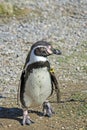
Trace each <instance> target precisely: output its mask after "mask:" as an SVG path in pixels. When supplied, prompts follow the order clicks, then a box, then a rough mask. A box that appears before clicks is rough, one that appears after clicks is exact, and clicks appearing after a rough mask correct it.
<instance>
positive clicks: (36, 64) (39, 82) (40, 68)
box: [18, 41, 61, 125]
mask: <svg viewBox="0 0 87 130" xmlns="http://www.w3.org/2000/svg"><path fill="white" fill-rule="evenodd" d="M52 54H56V55H60V54H61V51H60V50H57V49H54V48H53V47H52V45H51V44H50V43H49V42H46V41H38V42H36V43H35V44H33V45H32V46H31V49H30V51H29V53H28V55H27V58H26V61H25V65H24V68H23V71H22V74H21V78H20V85H19V88H18V100H19V101H20V103H21V106H22V108H23V120H22V125H25V124H28V125H30V124H31V123H33V121H32V120H31V119H30V117H29V116H28V108H29V107H34V106H38V105H42V106H43V115H44V116H48V117H51V116H52V114H53V110H52V107H51V105H50V103H49V102H48V100H47V99H48V97H49V96H51V95H52V93H53V90H54V89H55V90H56V93H57V102H59V100H60V90H59V87H58V82H57V79H56V77H55V74H54V72H53V71H50V70H51V68H50V63H49V61H48V59H47V56H49V55H52Z"/></svg>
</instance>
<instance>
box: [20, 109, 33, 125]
mask: <svg viewBox="0 0 87 130" xmlns="http://www.w3.org/2000/svg"><path fill="white" fill-rule="evenodd" d="M32 123H34V121H32V120H31V119H30V117H29V116H28V111H27V110H25V111H23V120H22V125H30V124H32Z"/></svg>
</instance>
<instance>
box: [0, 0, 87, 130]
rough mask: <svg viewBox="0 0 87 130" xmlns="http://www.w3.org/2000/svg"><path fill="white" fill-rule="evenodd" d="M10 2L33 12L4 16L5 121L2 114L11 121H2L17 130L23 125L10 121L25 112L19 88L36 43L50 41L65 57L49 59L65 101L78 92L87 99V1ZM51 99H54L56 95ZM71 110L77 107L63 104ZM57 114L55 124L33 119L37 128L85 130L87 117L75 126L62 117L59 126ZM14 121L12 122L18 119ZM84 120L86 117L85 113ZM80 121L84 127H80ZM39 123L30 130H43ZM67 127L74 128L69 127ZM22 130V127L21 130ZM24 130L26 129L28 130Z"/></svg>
mask: <svg viewBox="0 0 87 130" xmlns="http://www.w3.org/2000/svg"><path fill="white" fill-rule="evenodd" d="M2 1H3V0H2ZM8 2H10V3H12V4H13V5H17V6H18V7H19V8H21V9H24V8H27V9H29V10H31V11H30V12H29V13H28V14H27V15H26V16H19V17H16V16H15V15H14V16H13V17H9V18H6V17H0V106H1V107H0V111H1V112H0V114H1V117H2V113H4V112H5V111H6V115H7V116H6V117H7V118H8V119H7V123H6V120H3V119H2V120H1V122H0V129H4V128H5V127H6V128H7V129H9V128H11V129H13V128H12V126H14V127H15V126H17V127H18V126H20V125H19V124H17V123H16V122H17V120H16V119H15V121H14V122H15V123H13V122H10V120H11V118H10V117H9V116H8V115H9V114H8V113H10V111H11V112H12V111H14V114H15V115H17V114H18V113H19V111H20V114H19V116H20V115H21V110H20V109H16V108H15V107H18V106H17V102H16V98H17V88H18V83H19V79H20V75H21V71H22V68H23V65H24V62H25V58H26V55H27V53H28V51H29V49H30V46H31V45H32V44H33V43H34V42H36V41H38V40H42V39H44V40H47V41H50V42H51V43H52V44H53V46H55V47H56V48H59V49H60V50H61V51H62V55H61V56H58V57H57V56H51V57H49V60H50V62H51V65H52V67H54V69H55V73H56V75H57V77H58V80H59V84H60V90H61V93H62V100H64V101H65V100H67V99H69V97H71V95H73V94H74V93H76V92H77V93H78V92H81V93H80V94H82V95H83V93H85V95H87V1H86V0H74V1H73V0H61V1H60V0H55V1H54V0H43V1H40V0H25V1H24V0H19V1H17V0H15V1H11V0H8ZM77 93H76V94H77ZM52 99H55V95H54V96H53V98H52ZM83 99H84V96H83ZM85 99H87V96H85ZM69 105H71V106H72V107H73V105H76V104H75V103H74V104H72V103H71V104H67V103H65V106H69ZM53 106H54V108H55V109H58V108H57V104H55V103H54V104H53ZM62 106H63V105H61V104H60V105H59V109H58V110H59V111H60V110H61V111H64V110H65V108H64V106H63V107H62ZM78 106H79V105H78ZM9 107H11V108H9ZM12 107H13V109H12ZM69 107H70V106H69ZM7 108H8V109H7ZM71 109H72V108H71ZM64 112H65V111H64ZM61 114H62V113H61ZM56 115H57V114H56ZM56 115H55V116H54V117H55V118H52V120H51V119H49V120H48V119H46V120H45V119H44V120H43V121H42V117H37V116H35V117H34V118H35V119H36V118H37V120H39V121H38V122H39V123H40V122H42V123H43V125H42V127H43V126H44V123H46V126H45V127H46V129H47V130H48V129H49V130H51V129H57V128H59V129H61V130H63V129H64V130H69V129H70V130H75V129H76V130H86V129H87V125H86V124H87V118H86V119H85V117H84V116H83V117H84V120H85V121H84V120H82V119H79V121H78V123H77V126H76V124H75V123H76V122H75V121H74V122H73V123H71V122H72V121H71V120H70V119H69V118H70V117H68V116H67V117H66V118H65V120H64V119H63V120H62V118H59V117H60V115H59V113H58V116H59V117H58V120H59V122H57V123H58V124H57V125H55V126H54V121H53V120H56ZM10 116H13V117H14V115H10ZM31 116H32V114H31ZM85 116H86V117H87V110H86V115H85ZM4 117H5V116H4ZM73 119H74V117H73ZM73 119H72V120H73ZM63 121H64V122H65V124H66V125H65V124H64V122H63ZM70 121H71V122H70ZM47 122H48V123H47ZM80 122H81V123H82V125H80V126H79V124H80ZM83 122H84V123H83ZM39 123H37V124H36V125H35V127H34V125H33V127H32V126H30V128H31V129H36V128H37V129H38V130H39V129H40V124H39ZM49 123H51V124H52V125H49ZM68 123H70V124H72V125H71V126H69V124H68ZM53 126H54V128H53ZM45 127H44V129H45ZM20 129H22V128H21V127H18V130H20ZM25 129H26V130H27V129H28V128H27V127H25ZM46 129H45V130H46Z"/></svg>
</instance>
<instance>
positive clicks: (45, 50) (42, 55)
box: [30, 41, 61, 63]
mask: <svg viewBox="0 0 87 130" xmlns="http://www.w3.org/2000/svg"><path fill="white" fill-rule="evenodd" d="M52 54H56V55H60V54H61V51H60V50H57V49H54V48H53V47H52V45H51V44H50V43H49V42H46V41H38V42H36V43H35V44H33V45H32V47H31V50H30V63H33V62H38V61H46V60H47V56H49V55H52Z"/></svg>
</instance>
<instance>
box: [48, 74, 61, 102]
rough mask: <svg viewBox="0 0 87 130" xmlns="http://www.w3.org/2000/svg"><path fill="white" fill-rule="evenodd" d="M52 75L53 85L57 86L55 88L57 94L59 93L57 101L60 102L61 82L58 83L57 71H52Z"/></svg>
mask: <svg viewBox="0 0 87 130" xmlns="http://www.w3.org/2000/svg"><path fill="white" fill-rule="evenodd" d="M50 75H51V80H52V84H53V87H55V88H54V89H55V91H56V94H57V103H59V102H60V89H59V84H58V81H57V79H56V76H55V73H54V72H50Z"/></svg>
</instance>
